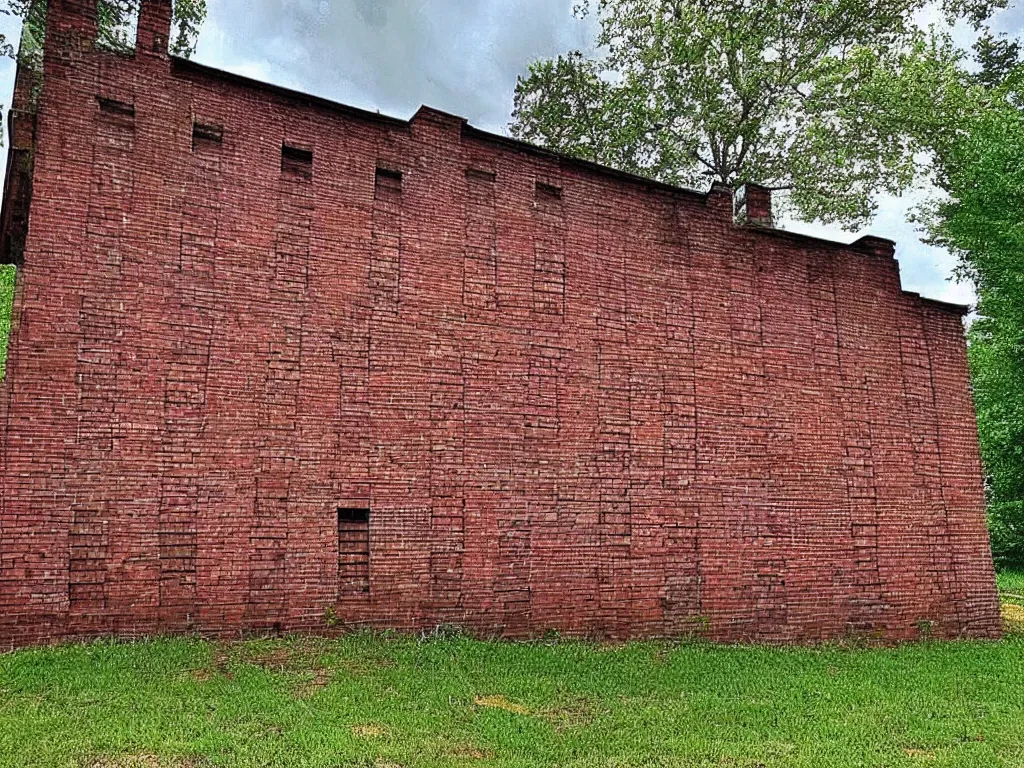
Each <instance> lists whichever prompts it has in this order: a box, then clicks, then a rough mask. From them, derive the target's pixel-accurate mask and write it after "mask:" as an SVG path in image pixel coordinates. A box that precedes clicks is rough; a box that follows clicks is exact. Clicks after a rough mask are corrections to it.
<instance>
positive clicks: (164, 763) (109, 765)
mask: <svg viewBox="0 0 1024 768" xmlns="http://www.w3.org/2000/svg"><path fill="white" fill-rule="evenodd" d="M209 765H211V763H210V762H209V761H208V760H207V759H206V758H195V757H157V756H156V755H118V756H110V755H107V756H101V757H88V758H85V759H84V760H80V761H79V763H78V766H79V768H207V766H209Z"/></svg>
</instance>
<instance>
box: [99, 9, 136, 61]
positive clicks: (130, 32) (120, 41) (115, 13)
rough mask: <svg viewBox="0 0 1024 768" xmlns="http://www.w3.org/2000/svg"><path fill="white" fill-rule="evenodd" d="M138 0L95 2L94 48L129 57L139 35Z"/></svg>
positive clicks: (133, 50)
mask: <svg viewBox="0 0 1024 768" xmlns="http://www.w3.org/2000/svg"><path fill="white" fill-rule="evenodd" d="M139 10H140V3H139V2H138V0H97V2H96V46H97V47H98V48H102V49H104V50H107V51H112V52H113V53H119V54H122V55H125V56H131V55H132V54H133V53H135V43H136V41H137V39H138V35H139Z"/></svg>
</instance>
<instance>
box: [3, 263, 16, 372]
mask: <svg viewBox="0 0 1024 768" xmlns="http://www.w3.org/2000/svg"><path fill="white" fill-rule="evenodd" d="M14 270H15V268H14V266H13V265H9V264H3V265H0V381H2V380H3V378H4V374H5V373H6V371H7V339H8V337H9V336H10V335H11V310H12V308H13V305H14Z"/></svg>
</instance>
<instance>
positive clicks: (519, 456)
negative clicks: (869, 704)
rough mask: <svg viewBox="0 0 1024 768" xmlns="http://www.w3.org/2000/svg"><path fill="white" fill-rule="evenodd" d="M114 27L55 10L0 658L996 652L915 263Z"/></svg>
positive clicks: (954, 374)
mask: <svg viewBox="0 0 1024 768" xmlns="http://www.w3.org/2000/svg"><path fill="white" fill-rule="evenodd" d="M93 5H94V3H91V2H86V1H85V0H51V20H50V46H49V50H48V54H47V60H46V86H45V91H44V96H43V99H42V103H41V106H40V110H39V115H38V130H37V133H36V138H35V142H36V144H35V156H34V157H35V170H34V198H33V202H32V209H31V220H30V226H29V234H28V240H27V246H26V249H25V252H24V263H23V268H22V269H21V270H20V273H19V288H18V297H17V305H16V309H15V312H16V318H15V321H16V323H15V324H16V329H15V334H14V338H13V340H12V345H11V356H10V368H9V373H8V378H7V380H6V382H4V384H3V389H2V396H0V416H3V425H4V426H3V432H2V433H0V438H2V443H0V446H2V447H0V463H2V464H0V467H2V470H3V472H2V480H0V490H2V493H0V646H5V647H6V646H10V645H19V644H24V643H30V642H37V641H43V640H49V639H53V638H59V637H68V636H89V635H97V634H108V633H114V634H119V635H134V634H139V633H151V632H163V631H190V630H194V631H202V632H207V633H228V632H236V631H238V630H274V629H280V630H285V631H288V630H304V631H305V630H309V631H316V630H325V629H326V624H328V623H331V624H334V623H335V622H334V621H330V622H328V620H327V619H328V617H337V620H339V621H340V622H341V623H342V624H344V625H372V626H375V627H397V628H401V629H407V630H411V629H422V628H430V627H434V626H436V625H439V624H457V625H461V626H464V627H466V628H468V629H470V630H471V631H474V632H478V633H483V634H501V635H507V636H523V635H530V634H539V633H544V632H545V631H547V630H550V629H554V630H558V631H560V632H562V633H565V634H573V635H593V636H612V637H627V636H647V635H678V634H685V633H690V632H700V633H702V634H704V635H706V636H708V637H711V638H714V639H717V640H770V641H812V640H819V639H825V638H836V637H841V636H844V635H847V634H851V633H852V634H857V635H878V636H884V637H886V638H890V639H906V638H913V637H917V636H919V634H920V633H921V632H922V631H930V632H931V633H932V634H934V635H941V636H946V637H952V636H962V635H964V636H972V637H991V636H994V635H997V634H998V632H999V619H998V612H997V601H996V595H995V588H994V580H993V571H992V563H991V559H990V557H989V549H988V539H987V533H986V529H985V521H984V514H983V495H982V480H981V470H980V466H979V460H978V449H977V441H976V435H975V427H974V415H973V410H972V404H971V399H970V393H969V387H968V379H967V368H966V361H965V350H964V339H963V331H962V327H961V319H960V317H959V314H958V313H957V312H956V311H952V310H951V309H950V308H949V307H946V306H943V305H939V304H937V303H934V302H928V301H924V300H921V299H919V298H918V297H916V296H914V295H909V294H904V293H903V292H902V291H901V289H900V285H899V275H898V270H897V265H896V262H895V261H894V260H893V258H892V247H891V244H889V243H887V242H886V241H880V240H877V239H874V238H865V239H863V240H861V241H858V242H857V243H855V244H853V245H852V246H842V245H838V244H834V243H828V242H824V241H821V240H815V239H811V238H805V237H797V236H793V235H788V234H785V233H781V232H774V231H772V230H769V229H764V228H756V227H740V226H736V225H735V224H734V222H733V218H732V200H731V197H730V195H729V194H728V193H727V192H724V191H722V190H715V191H713V192H712V193H711V194H710V195H706V196H705V195H698V194H695V193H691V192H686V191H680V190H669V189H667V188H662V187H660V186H658V185H654V184H647V183H642V182H638V181H634V180H629V179H626V178H624V177H621V176H616V175H615V174H613V173H610V172H605V171H601V170H599V169H594V168H590V167H587V166H585V165H583V164H580V163H575V162H572V161H567V160H563V159H559V158H557V157H554V156H552V155H549V154H545V153H541V152H536V151H530V150H528V149H527V148H524V147H522V146H518V145H514V144H512V143H511V142H507V141H504V140H501V139H498V138H495V137H490V136H486V135H484V134H481V133H479V132H477V131H475V130H473V129H471V128H469V127H467V126H465V125H464V124H463V122H462V121H461V120H459V119H457V118H453V117H450V116H447V115H444V114H441V113H438V112H434V111H431V110H428V109H424V110H421V111H420V112H419V113H418V114H417V115H416V117H414V118H413V120H412V121H411V122H408V123H406V122H402V121H396V120H391V119H387V118H381V117H378V116H375V115H369V114H365V113H360V112H357V111H355V110H350V109H346V108H343V107H337V106H332V105H327V104H325V103H321V102H318V101H316V100H314V99H310V98H307V97H302V96H299V95H294V94H291V95H290V94H288V93H286V92H282V91H279V90H275V89H271V88H266V87H260V86H257V85H255V84H252V83H248V82H244V81H241V80H239V79H237V78H233V77H231V76H227V75H222V74H220V73H216V72H213V71H209V70H206V69H203V68H201V67H198V66H195V65H189V64H184V63H180V62H172V61H171V60H169V59H168V58H167V57H166V56H165V55H162V54H160V53H155V54H154V53H152V52H151V51H152V50H153V49H154V44H153V43H152V42H147V41H152V40H153V39H154V37H159V34H160V33H161V32H162V31H163V28H164V25H165V24H166V19H165V18H164V17H163V14H162V13H161V11H162V10H165V9H163V8H162V7H161V4H160V3H152V2H151V3H148V4H147V6H146V15H145V16H144V18H143V20H142V22H141V30H140V46H139V47H140V51H139V52H138V53H137V55H136V57H135V59H134V60H133V59H126V58H121V57H117V56H114V55H111V54H107V53H103V52H99V51H96V50H94V49H93V48H92V45H91V37H90V34H91V30H90V20H89V8H90V6H93ZM155 48H156V49H157V50H158V51H159V50H162V49H161V48H160V45H159V41H158V42H157V44H156V45H155ZM99 99H103V100H105V101H103V102H102V103H101V102H100V101H99ZM128 105H130V108H129V106H128ZM132 111H133V114H130V112H132ZM196 122H198V123H201V124H203V125H207V126H211V127H221V128H222V136H221V138H220V140H219V141H218V140H216V136H215V134H216V131H211V130H209V129H203V130H200V132H199V135H198V136H197V137H194V136H193V124H194V123H196ZM284 144H287V145H289V146H292V147H294V148H295V149H298V150H311V151H312V153H313V162H312V177H311V178H307V176H308V173H307V170H308V169H307V168H306V167H305V166H304V164H303V162H302V156H301V155H302V153H301V152H300V153H298V154H297V155H296V154H295V153H292V155H294V156H290V159H289V160H288V161H287V163H285V164H284V167H283V164H282V145H284ZM378 168H379V169H382V172H378V170H377V169H378ZM396 172H397V173H400V174H401V176H400V178H399V177H398V176H397V175H396ZM538 185H540V186H538ZM339 507H342V508H369V509H370V510H371V513H370V521H369V528H368V532H367V531H366V529H365V528H361V527H360V523H359V522H358V520H355V521H347V522H344V523H343V524H342V528H343V529H344V530H343V531H342V532H341V539H342V543H341V545H340V549H341V553H342V557H341V560H342V562H341V563H340V564H339V522H338V516H337V510H338V508H339ZM367 549H368V551H369V557H368V559H367V558H366V555H365V552H366V551H367Z"/></svg>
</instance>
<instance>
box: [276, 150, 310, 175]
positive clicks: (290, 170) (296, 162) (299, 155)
mask: <svg viewBox="0 0 1024 768" xmlns="http://www.w3.org/2000/svg"><path fill="white" fill-rule="evenodd" d="M281 173H282V174H283V175H285V176H291V177H293V178H297V179H307V180H308V179H312V178H313V150H311V149H302V148H300V147H293V146H289V145H288V144H285V145H283V146H282V147H281Z"/></svg>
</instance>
